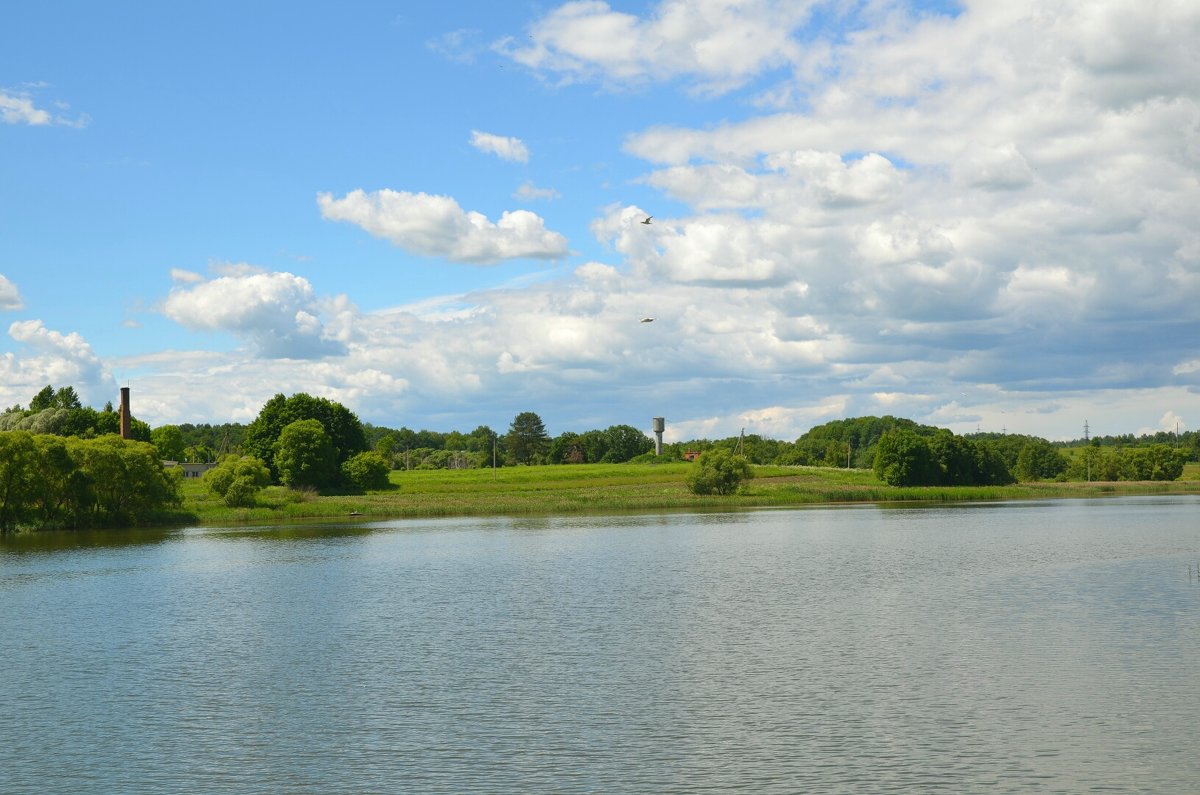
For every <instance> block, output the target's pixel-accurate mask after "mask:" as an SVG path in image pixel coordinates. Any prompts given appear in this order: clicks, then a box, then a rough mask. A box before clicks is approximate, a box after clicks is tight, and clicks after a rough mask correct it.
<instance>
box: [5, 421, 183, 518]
mask: <svg viewBox="0 0 1200 795" xmlns="http://www.w3.org/2000/svg"><path fill="white" fill-rule="evenodd" d="M179 482H180V478H179V475H178V473H173V472H170V471H168V470H166V469H165V468H164V467H163V465H162V460H161V459H160V458H159V455H158V450H157V449H156V448H155V447H154V445H152V444H150V443H148V442H139V441H130V440H124V439H122V438H121V437H120V436H118V435H116V434H107V435H104V436H98V437H94V438H81V437H64V436H56V435H52V434H34V433H30V432H29V431H27V430H13V431H5V432H3V433H0V533H9V532H12V531H13V530H15V529H17V528H20V527H67V528H86V527H112V526H118V525H137V524H144V523H146V522H147V521H149V520H151V519H152V518H153V517H154V516H155V515H156V514H157V512H159V511H161V510H162V509H163V508H165V507H168V506H173V505H178V504H179V502H180V495H179Z"/></svg>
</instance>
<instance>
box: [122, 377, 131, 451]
mask: <svg viewBox="0 0 1200 795" xmlns="http://www.w3.org/2000/svg"><path fill="white" fill-rule="evenodd" d="M121 438H122V439H132V438H133V430H132V428H131V427H130V423H129V387H127V386H123V387H121Z"/></svg>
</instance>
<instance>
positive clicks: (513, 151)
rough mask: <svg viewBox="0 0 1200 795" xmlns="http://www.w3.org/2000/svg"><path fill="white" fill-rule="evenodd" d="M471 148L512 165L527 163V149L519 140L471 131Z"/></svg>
mask: <svg viewBox="0 0 1200 795" xmlns="http://www.w3.org/2000/svg"><path fill="white" fill-rule="evenodd" d="M471 146H473V147H475V148H476V149H478V150H479V151H480V152H486V153H488V154H492V155H495V156H496V157H498V158H500V159H501V160H509V161H512V162H514V163H528V162H529V149H527V148H526V147H525V144H524V142H522V141H521V139H520V138H505V137H504V136H501V135H492V134H491V133H485V132H480V131H479V130H471Z"/></svg>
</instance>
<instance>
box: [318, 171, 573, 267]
mask: <svg viewBox="0 0 1200 795" xmlns="http://www.w3.org/2000/svg"><path fill="white" fill-rule="evenodd" d="M317 204H318V205H319V206H320V208H321V215H322V216H323V217H325V218H326V219H328V220H330V221H346V222H349V223H352V224H354V225H355V226H359V227H361V228H362V229H364V230H366V231H367V232H369V233H371V234H372V235H374V236H375V237H381V238H384V239H386V240H388V241H390V242H391V243H393V244H395V245H397V246H399V247H401V248H403V249H405V250H408V251H412V252H413V253H416V254H422V255H425V256H428V257H444V258H446V259H449V260H453V261H455V262H472V263H489V262H499V261H501V260H507V259H518V258H524V257H530V258H536V259H558V258H560V257H563V256H564V255H566V253H567V239H566V238H565V237H563V236H562V235H561V234H559V233H558V232H552V231H550V230H548V229H546V224H545V221H543V220H542V218H541V216H539V215H536V214H535V213H531V212H529V211H528V210H510V211H506V212H505V213H503V214H502V215H501V216H500V219H499V220H498V221H495V222H493V221H491V220H489V219H488V218H487V217H486V216H485V215H483V214H482V213H477V212H467V211H465V210H463V208H462V207H460V206H459V204H458V202H456V201H455V200H454V199H452V198H450V197H449V196H433V195H430V194H427V193H407V192H404V191H395V190H387V189H384V190H379V191H375V192H374V193H367V192H366V191H363V190H355V191H351V192H350V193H348V194H346V195H345V196H343V197H342V198H340V199H338V198H335V197H334V196H332V195H331V194H328V193H322V194H319V195H318V196H317Z"/></svg>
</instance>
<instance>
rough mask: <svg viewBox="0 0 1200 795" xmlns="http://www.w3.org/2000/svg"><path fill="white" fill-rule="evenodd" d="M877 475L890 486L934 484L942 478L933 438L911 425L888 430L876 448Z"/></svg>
mask: <svg viewBox="0 0 1200 795" xmlns="http://www.w3.org/2000/svg"><path fill="white" fill-rule="evenodd" d="M875 477H877V478H879V479H880V480H882V481H883V482H884V483H886V484H888V485H889V486H931V485H936V484H937V483H938V482H939V480H941V473H940V471H939V470H938V466H937V463H936V461H935V460H934V457H933V451H932V450H931V449H930V446H929V442H928V441H926V439H925V438H924V437H923V436H919V435H918V434H917V433H916V432H915V431H913V430H911V429H908V428H899V429H896V430H892V431H888V432H886V433H884V434H883V436H881V437H880V438H879V443H878V444H877V445H876V451H875Z"/></svg>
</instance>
